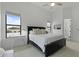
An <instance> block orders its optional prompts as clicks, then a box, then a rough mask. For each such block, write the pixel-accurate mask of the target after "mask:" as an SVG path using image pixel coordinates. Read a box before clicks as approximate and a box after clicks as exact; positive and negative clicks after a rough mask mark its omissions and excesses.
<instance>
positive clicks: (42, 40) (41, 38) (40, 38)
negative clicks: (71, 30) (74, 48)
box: [29, 33, 64, 52]
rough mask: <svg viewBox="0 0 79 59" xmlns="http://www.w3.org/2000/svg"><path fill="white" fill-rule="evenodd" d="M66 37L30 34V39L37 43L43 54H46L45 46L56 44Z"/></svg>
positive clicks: (50, 34)
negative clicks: (55, 42)
mask: <svg viewBox="0 0 79 59" xmlns="http://www.w3.org/2000/svg"><path fill="white" fill-rule="evenodd" d="M63 37H64V36H63V35H62V34H52V33H49V34H40V35H33V34H30V35H29V39H30V40H31V41H33V42H34V43H36V44H37V45H38V46H39V47H40V48H41V49H42V51H43V52H45V45H47V44H49V43H51V42H54V41H56V40H59V39H61V38H63Z"/></svg>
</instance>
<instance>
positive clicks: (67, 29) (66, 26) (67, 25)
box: [64, 19, 71, 40]
mask: <svg viewBox="0 0 79 59" xmlns="http://www.w3.org/2000/svg"><path fill="white" fill-rule="evenodd" d="M64 36H65V38H66V39H68V40H70V39H71V19H64Z"/></svg>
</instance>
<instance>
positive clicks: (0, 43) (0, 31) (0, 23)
mask: <svg viewBox="0 0 79 59" xmlns="http://www.w3.org/2000/svg"><path fill="white" fill-rule="evenodd" d="M0 47H1V3H0Z"/></svg>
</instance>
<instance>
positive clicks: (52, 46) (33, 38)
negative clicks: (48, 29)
mask: <svg viewBox="0 0 79 59" xmlns="http://www.w3.org/2000/svg"><path fill="white" fill-rule="evenodd" d="M33 29H45V27H37V26H28V27H27V30H28V32H27V38H28V41H27V43H28V44H32V45H34V46H35V47H37V48H38V49H39V50H41V51H42V52H43V53H44V54H45V56H46V57H47V56H50V55H51V54H53V53H55V52H56V51H58V50H59V49H61V48H62V47H64V46H65V45H66V39H65V38H64V36H63V35H62V34H52V33H48V34H40V35H36V34H30V31H31V30H33Z"/></svg>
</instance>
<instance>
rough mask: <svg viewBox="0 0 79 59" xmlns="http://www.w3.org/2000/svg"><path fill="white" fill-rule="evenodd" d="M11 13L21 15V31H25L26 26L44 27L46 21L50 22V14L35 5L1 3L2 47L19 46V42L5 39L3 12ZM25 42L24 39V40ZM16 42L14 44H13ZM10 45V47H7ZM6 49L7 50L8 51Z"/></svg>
mask: <svg viewBox="0 0 79 59" xmlns="http://www.w3.org/2000/svg"><path fill="white" fill-rule="evenodd" d="M6 11H9V12H13V13H18V14H21V18H22V29H24V30H26V26H27V25H32V26H46V22H47V20H49V21H51V20H52V19H51V12H49V11H47V10H44V9H42V8H40V7H38V6H36V5H33V4H31V3H2V11H1V15H2V20H1V38H2V41H3V42H4V43H6V44H3V45H2V46H3V47H8V48H10V47H12V46H15V45H14V44H19V43H20V42H19V41H18V40H17V39H15V40H14V38H11V39H7V40H6V38H5V12H6ZM25 40H26V39H25ZM14 41H16V43H13V42H14ZM9 44H10V46H8V45H9ZM8 48H7V49H8Z"/></svg>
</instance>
